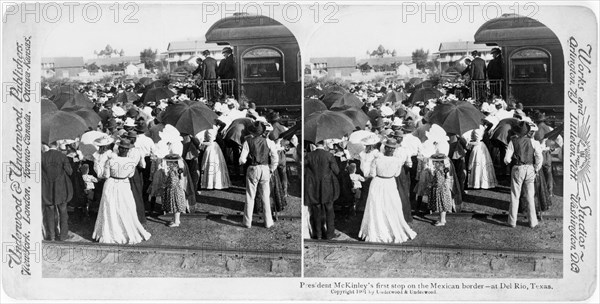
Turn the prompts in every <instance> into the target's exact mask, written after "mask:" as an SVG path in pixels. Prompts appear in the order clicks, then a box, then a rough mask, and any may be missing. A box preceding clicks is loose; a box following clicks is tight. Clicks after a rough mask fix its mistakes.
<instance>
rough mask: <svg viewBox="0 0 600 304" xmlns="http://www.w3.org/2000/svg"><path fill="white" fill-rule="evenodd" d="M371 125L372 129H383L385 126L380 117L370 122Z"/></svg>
mask: <svg viewBox="0 0 600 304" xmlns="http://www.w3.org/2000/svg"><path fill="white" fill-rule="evenodd" d="M371 124H372V125H373V128H383V127H384V126H385V123H384V122H383V118H381V117H378V118H376V119H374V120H371Z"/></svg>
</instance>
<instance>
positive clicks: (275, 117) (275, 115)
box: [267, 112, 281, 122]
mask: <svg viewBox="0 0 600 304" xmlns="http://www.w3.org/2000/svg"><path fill="white" fill-rule="evenodd" d="M280 119H281V117H280V116H279V113H277V112H271V113H269V115H267V121H269V122H275V121H279V120H280Z"/></svg>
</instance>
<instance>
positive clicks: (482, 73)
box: [471, 51, 487, 80]
mask: <svg viewBox="0 0 600 304" xmlns="http://www.w3.org/2000/svg"><path fill="white" fill-rule="evenodd" d="M471 55H473V61H472V62H471V79H472V80H486V79H487V69H486V67H485V60H483V59H482V58H481V53H479V52H478V51H473V52H471Z"/></svg>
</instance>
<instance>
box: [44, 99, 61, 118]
mask: <svg viewBox="0 0 600 304" xmlns="http://www.w3.org/2000/svg"><path fill="white" fill-rule="evenodd" d="M41 107H42V114H45V113H50V112H54V111H58V107H56V104H55V103H54V102H52V101H51V100H50V99H48V98H45V97H42V101H41Z"/></svg>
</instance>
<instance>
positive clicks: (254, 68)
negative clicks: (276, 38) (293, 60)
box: [242, 47, 283, 82]
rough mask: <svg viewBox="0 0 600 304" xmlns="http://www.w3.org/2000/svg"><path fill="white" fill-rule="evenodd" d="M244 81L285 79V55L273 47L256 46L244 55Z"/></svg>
mask: <svg viewBox="0 0 600 304" xmlns="http://www.w3.org/2000/svg"><path fill="white" fill-rule="evenodd" d="M242 75H243V81H250V82H264V81H283V55H282V54H281V52H279V51H278V50H276V49H273V48H266V47H261V48H254V49H251V50H249V51H247V52H246V53H244V54H243V55H242Z"/></svg>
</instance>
